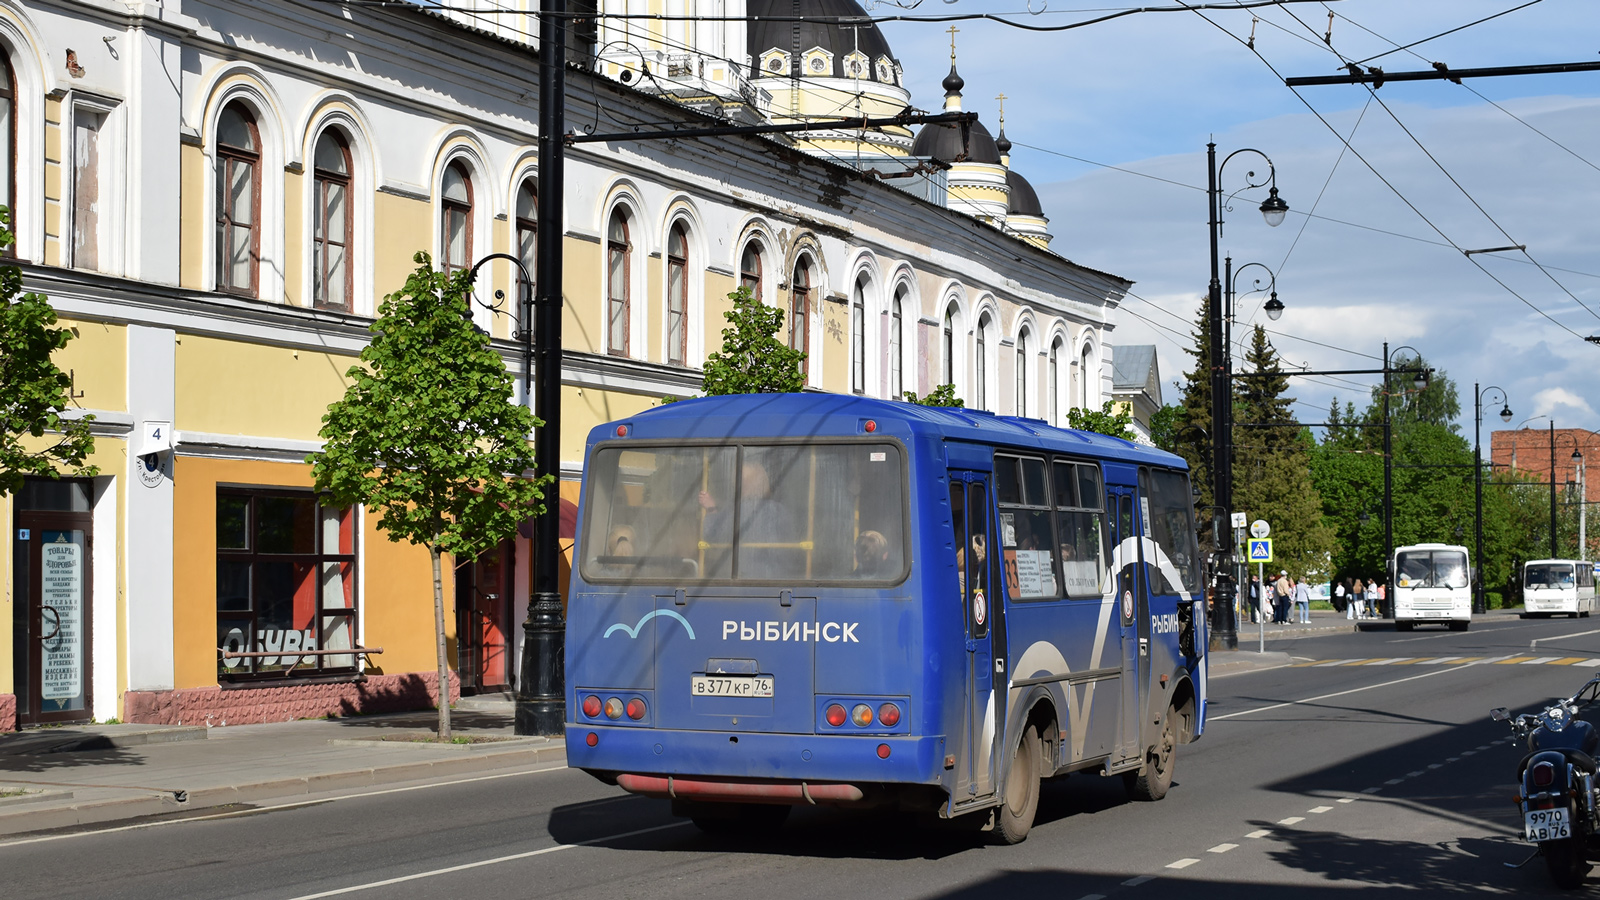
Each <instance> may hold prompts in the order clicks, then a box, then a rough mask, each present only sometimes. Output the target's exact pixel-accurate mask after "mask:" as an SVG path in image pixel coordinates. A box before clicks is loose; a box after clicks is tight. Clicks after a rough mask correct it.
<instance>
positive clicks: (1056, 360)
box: [1050, 338, 1061, 425]
mask: <svg viewBox="0 0 1600 900" xmlns="http://www.w3.org/2000/svg"><path fill="white" fill-rule="evenodd" d="M1060 357H1061V339H1060V338H1056V339H1055V341H1054V342H1053V343H1051V344H1050V424H1051V425H1059V424H1061V360H1060Z"/></svg>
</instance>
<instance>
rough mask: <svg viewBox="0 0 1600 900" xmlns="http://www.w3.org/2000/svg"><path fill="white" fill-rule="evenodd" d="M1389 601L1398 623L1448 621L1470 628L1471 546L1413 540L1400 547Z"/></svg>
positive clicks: (1403, 627) (1400, 626) (1405, 627)
mask: <svg viewBox="0 0 1600 900" xmlns="http://www.w3.org/2000/svg"><path fill="white" fill-rule="evenodd" d="M1390 571H1391V572H1393V573H1394V580H1393V582H1392V585H1391V586H1392V589H1391V590H1390V592H1389V605H1390V606H1392V607H1394V627H1395V629H1396V630H1398V631H1410V630H1411V629H1412V628H1413V627H1415V626H1417V625H1428V624H1436V625H1447V626H1449V628H1450V630H1451V631H1466V630H1467V628H1468V627H1469V626H1471V624H1472V569H1471V567H1470V566H1468V565H1467V548H1465V547H1462V546H1459V545H1456V544H1412V545H1410V546H1408V547H1396V548H1395V551H1394V560H1393V564H1392V566H1391V567H1390Z"/></svg>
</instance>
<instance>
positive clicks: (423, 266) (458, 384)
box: [306, 253, 544, 741]
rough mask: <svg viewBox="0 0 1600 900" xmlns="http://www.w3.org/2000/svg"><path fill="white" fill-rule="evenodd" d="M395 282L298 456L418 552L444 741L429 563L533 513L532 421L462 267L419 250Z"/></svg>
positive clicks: (441, 631)
mask: <svg viewBox="0 0 1600 900" xmlns="http://www.w3.org/2000/svg"><path fill="white" fill-rule="evenodd" d="M415 260H416V262H417V270H416V271H415V272H413V273H412V274H411V277H409V278H408V279H406V284H405V287H404V288H402V289H401V290H400V291H399V292H397V293H394V294H390V295H389V296H387V297H385V298H384V299H383V303H382V305H381V306H380V307H379V308H378V319H377V321H376V322H374V323H373V324H372V329H371V331H372V335H373V337H372V342H371V343H369V344H368V345H367V347H366V349H365V350H363V351H362V352H361V362H362V363H363V365H358V366H354V367H352V368H351V369H350V371H349V372H348V373H346V377H348V378H349V379H350V381H351V384H350V387H349V389H348V390H346V391H345V395H344V398H343V399H342V400H338V401H335V402H334V403H333V404H332V405H330V406H329V407H328V414H327V415H325V416H323V417H322V432H321V436H322V439H323V441H324V445H323V449H322V452H320V453H314V454H312V455H311V456H309V457H307V458H306V461H307V462H309V463H311V464H312V476H313V478H314V479H315V481H316V488H317V490H318V491H322V492H325V493H326V494H327V495H328V496H329V498H330V499H331V500H332V501H333V502H335V503H338V504H356V503H362V504H365V505H366V506H367V507H368V508H370V509H374V510H377V511H378V512H379V513H380V518H379V520H378V528H380V529H381V530H383V531H384V532H385V533H386V534H387V535H388V538H389V540H391V541H402V540H404V541H409V542H411V543H413V544H421V545H423V546H424V547H426V548H427V549H428V557H429V560H430V561H431V562H432V564H433V612H434V629H435V637H436V647H437V652H438V665H439V740H441V741H448V740H450V681H449V658H448V655H447V653H446V649H445V628H444V584H443V579H442V577H441V573H440V564H439V558H440V556H441V555H442V554H445V553H449V554H451V555H452V556H453V557H455V558H457V559H459V558H464V557H472V556H476V555H477V554H478V553H481V552H482V551H484V550H486V549H488V548H490V547H493V546H494V545H496V544H498V543H500V542H501V541H503V540H505V539H506V538H509V537H510V536H511V535H512V534H514V533H515V532H516V529H517V525H518V523H519V522H521V521H522V520H523V519H525V518H527V517H528V516H529V515H530V514H537V513H538V512H539V511H540V510H541V509H542V505H541V503H540V501H542V500H543V497H544V493H543V490H542V488H543V486H544V485H543V484H542V483H539V482H535V481H533V480H532V479H529V478H527V477H524V476H525V473H527V472H528V471H529V470H530V469H531V468H532V467H533V457H532V453H531V451H530V449H529V446H528V435H529V434H530V433H531V432H532V430H533V428H534V427H535V426H536V425H539V424H541V423H540V422H538V420H536V419H535V418H534V417H533V414H532V413H530V412H529V411H528V410H527V409H526V408H525V407H522V406H519V405H517V404H516V403H514V402H512V393H513V390H512V389H513V385H512V381H511V376H510V375H509V374H508V373H507V372H506V367H505V363H504V361H503V360H501V358H500V356H499V354H497V353H495V352H494V351H493V350H492V349H490V347H489V337H488V335H486V334H484V333H483V332H481V331H479V330H478V329H477V328H475V327H473V325H472V321H471V319H470V318H469V311H468V306H467V300H466V298H467V296H468V290H469V287H470V283H469V282H468V281H467V275H466V273H465V272H457V273H456V274H455V275H446V274H445V273H443V272H438V271H435V270H434V269H433V265H432V262H431V260H430V259H429V258H428V255H427V254H426V253H418V254H417V255H416V257H415Z"/></svg>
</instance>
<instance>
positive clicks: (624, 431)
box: [617, 425, 628, 437]
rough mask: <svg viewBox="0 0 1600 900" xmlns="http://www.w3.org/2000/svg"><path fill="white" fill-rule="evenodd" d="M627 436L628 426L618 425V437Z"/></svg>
mask: <svg viewBox="0 0 1600 900" xmlns="http://www.w3.org/2000/svg"><path fill="white" fill-rule="evenodd" d="M627 436H628V426H626V425H618V426H617V437H627Z"/></svg>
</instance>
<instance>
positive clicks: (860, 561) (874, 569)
mask: <svg viewBox="0 0 1600 900" xmlns="http://www.w3.org/2000/svg"><path fill="white" fill-rule="evenodd" d="M894 574H896V573H895V572H894V571H892V570H891V568H890V564H889V541H888V540H887V539H886V538H884V536H883V535H882V534H880V533H879V532H876V531H863V532H861V536H860V537H858V538H856V575H857V576H859V577H861V578H872V579H878V578H887V577H889V576H890V575H894Z"/></svg>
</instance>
